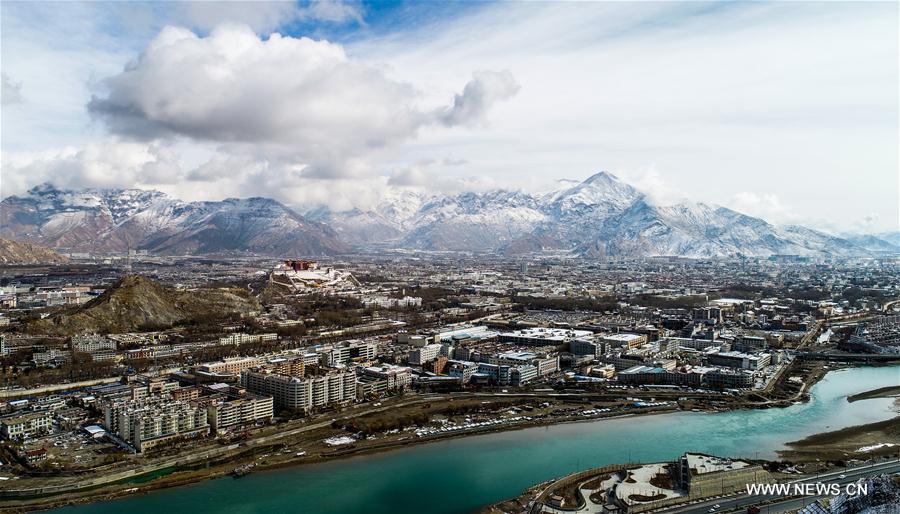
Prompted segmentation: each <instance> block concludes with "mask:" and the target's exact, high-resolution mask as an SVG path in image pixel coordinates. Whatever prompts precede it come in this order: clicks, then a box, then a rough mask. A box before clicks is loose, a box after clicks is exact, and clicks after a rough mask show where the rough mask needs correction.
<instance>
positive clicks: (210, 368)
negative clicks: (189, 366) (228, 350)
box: [197, 357, 260, 375]
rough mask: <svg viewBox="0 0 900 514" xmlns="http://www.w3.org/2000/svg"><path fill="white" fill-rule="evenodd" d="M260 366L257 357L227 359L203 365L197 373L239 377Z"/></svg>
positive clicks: (198, 368) (198, 367)
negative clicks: (243, 372)
mask: <svg viewBox="0 0 900 514" xmlns="http://www.w3.org/2000/svg"><path fill="white" fill-rule="evenodd" d="M259 365H260V360H259V359H258V358H256V357H226V358H224V359H222V360H220V361H216V362H207V363H205V364H201V365H199V366H197V371H202V372H204V373H230V374H232V375H238V374H240V373H241V371H244V370H245V369H250V368H254V367H256V366H259Z"/></svg>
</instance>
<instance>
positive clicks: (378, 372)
mask: <svg viewBox="0 0 900 514" xmlns="http://www.w3.org/2000/svg"><path fill="white" fill-rule="evenodd" d="M362 377H373V378H375V379H378V380H384V381H385V382H386V383H387V388H388V390H405V389H408V388H409V386H410V384H412V373H411V372H410V369H409V368H405V367H403V366H392V365H390V364H382V365H381V366H377V367H375V366H373V367H368V368H359V373H358V374H357V378H362Z"/></svg>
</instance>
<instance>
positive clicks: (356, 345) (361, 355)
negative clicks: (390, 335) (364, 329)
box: [319, 339, 378, 367]
mask: <svg viewBox="0 0 900 514" xmlns="http://www.w3.org/2000/svg"><path fill="white" fill-rule="evenodd" d="M319 355H320V356H321V358H320V361H321V362H322V364H324V365H326V366H332V367H333V366H340V365H345V364H348V363H350V362H351V361H359V362H366V361H371V360H374V359H375V357H376V356H377V355H378V344H377V343H373V342H366V341H362V340H359V339H350V340H347V341H341V342H339V343H337V344H335V345H333V346H326V347H324V348H322V349H320V350H319Z"/></svg>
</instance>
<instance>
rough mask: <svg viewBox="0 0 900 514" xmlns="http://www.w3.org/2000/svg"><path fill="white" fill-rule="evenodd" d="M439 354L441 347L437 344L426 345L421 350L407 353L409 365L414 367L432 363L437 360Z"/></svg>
mask: <svg viewBox="0 0 900 514" xmlns="http://www.w3.org/2000/svg"><path fill="white" fill-rule="evenodd" d="M440 354H441V345H439V344H426V345H425V346H423V347H421V348H417V349H415V350H413V351H411V352H409V363H410V364H412V365H415V366H421V365H422V364H425V363H426V362H430V361H433V360H434V359H437V358H438V356H439V355H440Z"/></svg>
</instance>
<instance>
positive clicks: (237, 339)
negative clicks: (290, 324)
mask: <svg viewBox="0 0 900 514" xmlns="http://www.w3.org/2000/svg"><path fill="white" fill-rule="evenodd" d="M277 340H278V334H275V333H268V334H244V333H241V332H238V333H234V334H229V335H227V336H223V337H220V338H219V344H221V345H226V344H247V343H262V342H264V341H277Z"/></svg>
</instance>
